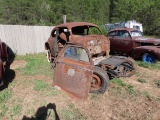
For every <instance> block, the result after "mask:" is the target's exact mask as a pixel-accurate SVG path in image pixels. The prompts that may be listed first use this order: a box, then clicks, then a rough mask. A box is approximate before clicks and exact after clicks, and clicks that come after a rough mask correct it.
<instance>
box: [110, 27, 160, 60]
mask: <svg viewBox="0 0 160 120" xmlns="http://www.w3.org/2000/svg"><path fill="white" fill-rule="evenodd" d="M107 36H108V37H109V39H110V44H111V45H110V51H111V53H112V54H120V55H126V56H131V57H132V58H134V59H141V60H142V61H144V62H146V63H155V62H157V61H160V39H157V38H147V37H144V36H143V35H142V33H141V32H140V31H138V30H137V29H134V28H118V29H114V30H112V31H110V32H109V33H108V35H107Z"/></svg>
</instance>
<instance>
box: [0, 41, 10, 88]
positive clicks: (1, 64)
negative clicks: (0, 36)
mask: <svg viewBox="0 0 160 120" xmlns="http://www.w3.org/2000/svg"><path fill="white" fill-rule="evenodd" d="M7 59H8V53H7V45H6V44H5V43H4V42H2V41H1V40H0V86H2V85H3V83H4V79H3V78H4V73H5V65H6V61H7Z"/></svg>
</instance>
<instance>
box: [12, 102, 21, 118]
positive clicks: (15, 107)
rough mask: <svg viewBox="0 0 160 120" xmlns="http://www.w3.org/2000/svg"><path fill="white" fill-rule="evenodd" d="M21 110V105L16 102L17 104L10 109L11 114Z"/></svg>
mask: <svg viewBox="0 0 160 120" xmlns="http://www.w3.org/2000/svg"><path fill="white" fill-rule="evenodd" d="M21 111H22V105H20V104H18V105H14V106H13V107H12V109H11V111H10V112H11V114H12V115H14V116H15V115H20V114H21Z"/></svg>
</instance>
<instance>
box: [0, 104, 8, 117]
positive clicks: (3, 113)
mask: <svg viewBox="0 0 160 120" xmlns="http://www.w3.org/2000/svg"><path fill="white" fill-rule="evenodd" d="M0 108H1V112H0V119H1V118H2V117H3V116H5V114H6V112H7V111H8V108H7V106H5V105H2V106H1V107H0Z"/></svg>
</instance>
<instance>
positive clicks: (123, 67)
mask: <svg viewBox="0 0 160 120" xmlns="http://www.w3.org/2000/svg"><path fill="white" fill-rule="evenodd" d="M132 68H133V69H132ZM136 69H137V64H136V63H135V61H134V60H133V59H132V58H130V57H128V58H126V59H125V61H124V62H123V63H122V64H120V65H119V66H117V67H116V68H115V69H114V71H115V72H116V73H117V74H118V77H131V76H133V75H134V74H135V72H136Z"/></svg>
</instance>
